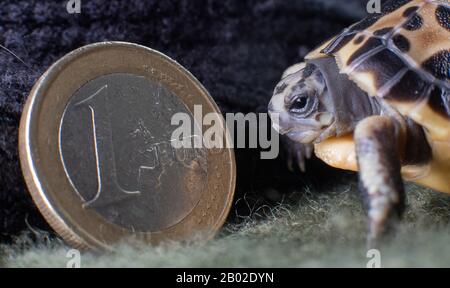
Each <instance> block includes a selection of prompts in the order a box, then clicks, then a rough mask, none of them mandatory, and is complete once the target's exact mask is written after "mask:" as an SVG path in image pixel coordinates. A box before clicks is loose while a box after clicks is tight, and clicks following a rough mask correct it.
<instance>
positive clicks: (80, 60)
mask: <svg viewBox="0 0 450 288" xmlns="http://www.w3.org/2000/svg"><path fill="white" fill-rule="evenodd" d="M112 73H130V74H134V75H138V76H144V77H146V78H147V79H150V80H152V81H158V82H160V83H161V84H162V85H165V86H166V87H168V88H169V89H170V90H172V91H175V94H176V95H177V96H178V97H179V98H180V99H181V100H182V102H184V104H185V105H186V107H187V109H188V110H189V111H190V112H191V113H193V111H194V105H202V109H203V113H204V114H206V113H210V112H212V113H218V114H219V115H221V114H220V110H219V108H218V107H217V105H216V104H215V102H214V100H213V99H212V97H211V96H210V95H209V93H208V91H207V90H206V89H205V88H204V87H203V86H202V85H201V84H200V82H199V81H198V80H197V79H196V78H195V77H194V76H193V75H192V74H191V73H190V72H189V71H187V70H186V69H185V68H183V67H182V66H181V65H179V64H178V63H177V62H175V61H174V60H172V59H170V58H169V57H167V56H165V55H164V54H162V53H160V52H158V51H155V50H152V49H150V48H147V47H144V46H140V45H137V44H132V43H126V42H101V43H95V44H90V45H87V46H84V47H81V48H79V49H77V50H74V51H73V52H71V53H69V54H67V55H66V56H64V57H62V58H61V59H60V60H58V61H57V62H56V63H54V64H53V65H52V66H51V67H50V68H49V69H48V70H47V71H46V72H45V73H44V74H43V75H42V76H41V77H40V79H39V80H38V81H37V82H36V84H35V85H34V87H33V89H32V90H31V92H30V95H29V97H28V99H27V102H26V104H25V106H24V110H23V114H22V118H21V121H20V132H19V154H20V162H21V167H22V171H23V175H24V178H25V182H26V184H27V187H28V190H29V192H30V194H31V196H32V198H33V200H34V202H35V203H36V205H37V207H38V208H39V210H40V211H41V213H42V214H43V216H44V218H45V219H46V220H47V222H48V223H49V224H50V226H51V227H52V228H53V229H54V230H55V231H56V232H57V233H58V234H59V235H60V236H61V237H62V238H63V239H64V240H65V241H66V242H67V243H68V244H70V245H71V246H73V247H75V248H79V249H95V250H113V247H114V244H115V243H118V242H120V241H122V240H124V239H127V238H132V239H135V240H138V241H140V242H144V243H149V244H157V243H160V242H161V241H165V240H181V239H184V238H186V237H189V236H191V235H192V233H193V232H195V231H200V232H202V233H203V234H202V235H205V236H206V237H207V238H209V239H210V238H212V237H213V236H214V235H215V234H216V232H217V231H218V230H219V229H220V228H221V227H222V225H223V224H224V222H225V220H226V217H227V215H228V212H229V210H230V208H231V204H232V199H233V195H234V189H235V182H236V180H235V177H236V176H235V175H236V166H235V160H234V159H235V158H234V152H233V149H231V148H224V149H220V151H219V152H217V151H216V153H211V152H210V151H209V152H208V160H207V161H208V167H209V168H208V175H209V176H208V180H207V184H206V187H205V190H204V193H203V194H202V197H201V199H200V201H199V203H198V204H197V205H196V206H195V208H194V209H193V211H192V212H191V213H190V214H189V215H188V216H186V217H185V218H184V219H183V220H182V221H180V222H179V223H177V224H175V225H173V226H171V227H169V228H167V229H165V230H163V231H156V232H139V233H133V232H131V231H129V230H126V229H124V228H122V227H119V226H117V225H114V224H112V223H110V222H108V221H106V220H105V219H104V218H102V217H101V216H99V215H98V214H97V213H95V212H92V211H87V210H85V209H83V208H82V202H81V199H80V198H79V197H77V196H76V193H75V192H74V191H73V190H74V188H73V186H72V185H71V184H70V182H69V180H68V179H67V177H66V175H65V172H64V168H63V165H62V163H61V159H60V157H59V153H58V134H59V132H58V131H59V128H58V127H59V125H60V121H61V118H62V116H63V112H64V108H65V106H66V104H67V102H68V101H69V99H70V97H71V96H72V95H73V94H74V93H75V92H76V91H77V90H78V89H80V88H81V87H82V86H83V85H84V84H86V83H87V82H88V81H90V80H93V79H95V78H97V77H99V76H102V75H105V74H112ZM180 87H183V88H182V89H180ZM220 121H222V123H221V126H222V127H223V128H224V129H225V130H223V131H226V134H225V135H226V137H225V139H224V140H225V142H226V145H227V146H225V147H231V146H230V145H229V144H230V143H231V142H230V141H231V138H230V136H229V134H228V130H226V125H225V121H224V119H223V117H220Z"/></svg>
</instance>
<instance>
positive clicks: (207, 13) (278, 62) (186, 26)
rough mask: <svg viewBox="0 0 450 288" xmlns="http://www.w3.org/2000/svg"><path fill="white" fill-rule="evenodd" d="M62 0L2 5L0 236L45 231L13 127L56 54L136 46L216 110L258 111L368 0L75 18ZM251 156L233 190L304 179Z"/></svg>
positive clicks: (194, 6)
mask: <svg viewBox="0 0 450 288" xmlns="http://www.w3.org/2000/svg"><path fill="white" fill-rule="evenodd" d="M66 3H67V1H64V0H63V1H34V0H31V1H30V0H28V1H16V0H11V1H9V0H6V1H5V0H2V1H0V45H2V47H0V169H1V171H0V241H8V240H10V239H11V237H12V236H15V235H18V234H19V233H20V232H21V231H23V230H24V229H26V228H27V224H29V225H31V226H33V227H40V228H44V229H45V228H46V226H45V224H44V223H45V222H44V221H43V219H42V218H41V216H40V214H39V212H38V211H37V209H36V208H35V207H34V205H33V203H32V201H31V199H30V197H29V196H28V193H27V190H26V187H25V186H24V181H23V179H22V174H21V170H20V165H19V159H18V148H17V134H18V123H19V119H20V116H21V111H22V107H23V104H24V102H25V100H26V98H27V95H28V93H29V91H30V89H31V87H32V85H33V84H34V82H35V81H36V79H37V78H38V77H39V76H40V75H41V74H42V73H43V72H44V71H45V70H46V69H47V68H48V67H49V66H50V65H51V64H52V63H53V62H54V61H55V60H57V59H58V58H60V57H61V56H63V55H64V54H66V53H68V52H70V51H71V50H73V49H76V48H78V47H80V46H83V45H85V44H89V43H93V42H99V41H106V40H120V41H129V42H135V43H138V44H142V45H145V46H148V47H151V48H153V49H156V50H159V51H161V52H163V53H165V54H167V55H169V56H170V57H172V58H174V59H176V60H177V61H178V62H179V63H181V64H182V65H183V66H185V67H186V68H187V69H188V70H190V71H191V72H192V73H193V74H194V75H195V76H196V77H197V78H198V79H199V80H200V81H201V82H202V83H203V84H204V86H205V87H206V88H207V89H208V90H209V92H210V93H211V95H212V96H213V97H214V99H215V100H216V101H217V103H218V105H219V106H220V108H221V109H222V111H223V112H243V113H247V112H256V111H258V112H263V111H265V109H266V105H267V103H268V100H269V99H270V96H271V93H272V89H273V87H274V85H275V84H276V83H277V81H278V79H279V77H280V75H281V73H282V72H283V70H284V69H285V68H286V67H287V66H289V65H291V64H293V63H295V62H299V61H300V60H301V59H302V57H303V56H304V55H305V54H306V53H307V52H308V51H309V50H310V49H312V48H313V47H314V46H316V45H317V44H320V42H322V41H323V40H325V39H326V38H327V37H330V36H332V35H334V34H335V33H337V32H339V30H341V29H342V28H344V27H345V26H347V25H349V24H351V23H352V22H354V21H355V20H358V19H359V18H361V17H362V16H363V15H364V13H365V12H364V6H365V3H366V1H363V0H351V1H350V0H346V1H343V0H329V1H326V0H322V1H319V0H309V1H308V0H303V1H300V0H291V1H276V0H265V1H242V0H235V1H229V0H208V1H206V0H205V1H202V0H198V1H197V0H195V1H194V0H184V1H183V0H180V1H172V0H160V1H158V0H154V1H153V0H149V1H139V0H122V1H118V0H113V1H111V0H105V1H100V0H98V1H94V0H92V1H88V0H83V1H82V5H81V14H73V15H71V14H68V13H67V11H66V7H65V6H66ZM7 50H9V52H8V51H7ZM13 54H14V55H13ZM258 158H259V154H258V153H257V151H254V150H241V151H237V165H238V189H237V190H238V192H239V193H244V192H247V191H250V190H251V191H259V190H264V189H266V188H267V187H273V188H275V189H278V190H283V189H282V188H280V187H285V186H284V185H285V184H286V182H287V181H288V180H289V181H291V183H293V184H292V185H301V183H303V182H302V181H301V177H302V176H298V175H293V174H292V173H291V174H290V173H288V172H287V170H286V169H285V165H284V163H281V162H282V161H281V160H273V161H260V160H259V159H258ZM286 175H288V176H286ZM289 175H290V176H289ZM297 178H298V179H300V180H296V179H297ZM286 179H288V180H286Z"/></svg>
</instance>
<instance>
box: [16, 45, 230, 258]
mask: <svg viewBox="0 0 450 288" xmlns="http://www.w3.org/2000/svg"><path fill="white" fill-rule="evenodd" d="M104 48H106V49H107V48H117V49H119V48H120V49H125V50H126V49H130V51H131V52H130V53H132V52H135V53H137V54H138V53H142V55H143V54H148V55H149V56H151V57H155V59H158V58H159V59H160V61H161V62H165V63H167V64H169V65H170V69H174V71H176V72H181V73H180V77H183V78H185V79H184V80H186V81H190V83H187V84H189V85H191V86H192V87H195V89H196V90H198V91H197V92H198V93H197V94H196V95H199V96H200V98H201V99H200V98H199V99H200V100H201V101H205V102H204V103H203V102H202V103H203V104H205V103H206V104H207V105H209V108H210V110H213V111H214V112H216V113H218V115H220V117H221V121H222V127H223V128H224V129H225V130H224V131H226V134H225V136H226V137H225V139H224V140H225V141H226V144H230V143H231V138H230V135H229V133H228V130H227V129H226V124H225V121H224V119H223V117H222V116H221V113H220V110H219V108H218V106H217V105H216V103H215V102H214V100H213V99H212V97H211V96H210V94H209V93H208V91H207V90H206V89H205V88H204V87H203V85H202V84H201V83H200V82H199V81H198V80H197V79H196V78H195V77H194V76H193V75H192V74H191V73H190V72H189V71H188V70H186V69H185V68H184V67H183V66H181V65H180V64H178V63H177V62H176V61H175V60H173V59H171V58H170V57H168V56H166V55H164V54H162V53H161V52H158V51H155V50H153V49H150V48H147V47H145V46H141V45H138V44H133V43H127V42H101V43H94V44H90V45H87V46H83V47H81V48H78V49H76V50H74V51H72V52H70V53H68V54H67V55H65V56H64V57H62V58H61V59H59V60H58V61H57V62H55V63H54V64H53V65H52V66H51V67H50V68H49V69H48V70H47V71H46V72H45V73H44V74H43V75H42V76H41V77H40V78H39V79H38V81H37V82H36V84H35V85H34V87H33V88H32V90H31V92H30V95H29V97H28V99H27V101H26V103H25V106H24V109H23V114H22V117H21V120H20V128H19V155H20V163H21V167H22V173H23V176H24V179H25V182H26V184H27V187H28V190H29V193H30V194H31V196H32V198H33V200H34V202H35V203H36V206H37V207H38V209H39V210H40V211H41V213H42V215H43V216H44V218H45V219H46V220H47V222H48V223H49V224H50V226H51V227H52V228H53V229H54V230H55V231H56V232H57V233H58V234H59V235H60V236H61V237H62V238H63V239H64V240H65V241H66V242H67V243H68V244H70V245H71V246H73V247H75V248H79V249H87V248H91V249H102V250H103V249H107V250H111V249H112V246H111V245H112V244H113V243H106V242H104V241H100V240H98V239H95V237H93V236H92V235H88V232H86V231H84V230H83V231H82V232H83V233H81V231H80V230H79V229H81V228H80V227H79V225H77V223H76V220H73V219H72V221H70V220H67V218H66V217H64V216H63V215H62V214H61V213H62V212H61V211H57V210H58V209H57V207H55V204H54V203H53V200H54V199H51V197H50V196H49V195H48V193H46V191H45V188H44V187H43V186H42V185H41V178H40V177H42V175H38V174H39V171H38V169H39V167H36V166H37V165H36V159H35V158H34V157H36V156H35V155H34V152H33V151H32V149H33V147H32V146H33V145H32V144H31V142H32V141H31V139H32V137H33V136H34V135H35V134H33V133H36V132H34V131H32V127H31V126H32V124H33V123H32V120H33V118H35V117H37V116H35V115H34V114H36V113H37V112H36V111H35V109H37V108H35V105H34V104H35V102H36V101H37V99H39V100H41V102H42V101H43V100H42V99H40V97H41V98H42V97H46V92H48V90H49V89H50V88H51V85H52V84H53V82H54V81H55V79H57V78H58V77H59V74H60V73H62V71H64V69H65V68H67V67H70V65H71V64H72V61H75V60H76V59H77V58H78V57H81V56H83V55H86V54H88V53H96V52H98V51H99V50H101V49H104ZM142 55H141V54H140V55H139V56H141V57H142ZM111 61H113V62H114V61H118V63H119V62H120V60H117V59H113V60H111ZM119 66H120V65H119ZM128 68H130V67H128ZM128 68H127V69H128ZM134 68H136V67H132V69H134ZM138 68H139V69H141V70H142V69H143V70H142V71H140V70H139V69H138ZM138 68H136V69H137V70H139V71H140V72H142V73H144V74H145V73H146V72H148V71H146V72H143V71H144V70H145V69H144V68H143V67H138ZM99 69H100V70H101V68H99ZM127 69H125V68H124V71H111V74H112V73H120V72H122V73H129V72H130V70H127ZM132 69H131V70H132ZM94 70H95V69H94ZM80 73H81V72H80ZM89 73H90V72H89ZM101 75H105V74H99V75H97V77H98V76H101ZM138 75H139V74H138ZM141 76H142V75H141ZM146 76H148V75H146ZM147 78H148V77H147ZM93 79H95V77H91V78H90V79H89V80H88V81H90V80H93ZM85 83H87V81H84V83H79V85H78V86H79V87H78V89H79V88H80V87H81V86H82V85H84V84H85ZM75 91H76V90H74V91H72V94H71V95H69V96H67V95H66V98H67V99H65V100H68V99H70V97H71V96H72V95H73V93H74V92H75ZM194 92H195V91H194ZM175 94H176V95H177V96H178V97H180V95H178V94H177V93H175ZM180 98H182V97H180ZM197 98H198V97H197ZM186 99H187V98H186ZM186 99H182V101H183V102H185V100H186ZM56 100H57V99H56ZM189 101H191V100H189ZM65 102H66V103H64V105H65V104H67V101H65ZM39 105H41V106H42V103H39ZM185 105H186V103H185ZM41 106H39V107H38V108H42V107H41ZM188 110H189V111H191V112H192V109H188ZM41 114H42V113H41ZM55 117H57V116H55ZM56 120H60V119H56ZM34 125H37V123H36V124H34ZM58 126H59V123H58ZM53 132H55V133H57V131H52V132H49V133H53ZM36 137H38V136H36ZM53 144H54V143H53ZM49 145H52V143H49ZM226 147H231V146H226ZM225 153H226V155H225V156H224V157H226V159H227V160H228V161H229V163H228V166H229V167H228V168H229V170H228V169H227V172H228V176H230V177H229V178H230V179H229V183H225V184H226V185H227V186H228V189H227V193H226V198H223V199H222V200H224V201H223V203H219V204H223V207H219V208H217V206H215V207H216V208H217V209H218V210H217V211H219V212H220V213H218V215H215V216H216V217H215V221H214V223H212V224H210V225H206V226H208V231H207V232H208V234H207V238H212V237H214V235H215V234H216V232H217V231H218V230H219V229H220V227H221V226H222V225H223V224H224V222H225V220H226V217H227V215H228V213H229V211H230V208H231V205H232V199H233V196H234V190H235V185H236V173H235V171H236V164H235V158H234V151H233V149H231V148H226V149H225ZM33 155H34V156H33ZM39 156H41V155H39ZM209 156H211V155H209ZM209 156H208V157H209ZM40 160H42V159H40ZM38 162H39V161H38ZM60 164H61V163H60ZM40 165H42V164H40ZM216 178H221V177H216ZM66 180H67V179H66ZM210 181H219V180H218V179H216V180H214V179H212V177H211V176H210V175H209V173H208V184H210V183H209V182H210ZM219 184H220V183H219ZM222 184H223V183H222ZM211 185H212V184H211ZM214 185H216V186H217V183H216V184H214ZM216 186H214V187H216ZM219 186H220V185H219ZM208 187H209V186H208ZM64 189H68V190H71V189H73V187H72V188H70V187H64ZM64 191H65V190H64ZM206 192H209V191H204V193H206ZM64 193H66V192H64ZM208 194H209V193H208ZM222 194H223V193H222ZM203 196H205V195H203ZM215 196H216V195H213V198H212V199H213V200H214V199H215V198H214V197H215ZM219 196H220V195H219ZM200 201H202V199H201V200H200ZM204 201H206V202H205V203H206V204H205V205H206V206H205V208H204V210H205V211H203V212H202V217H204V216H205V215H207V213H208V212H210V210H211V206H212V205H213V206H214V205H217V204H218V203H214V201H210V202H207V201H208V200H204ZM216 202H217V201H216ZM195 209H197V207H196V208H194V210H195ZM63 210H64V209H63ZM191 214H193V213H191ZM189 216H191V215H188V216H186V217H189ZM203 220H204V219H201V221H203ZM104 221H106V220H104ZM201 221H200V222H199V224H200V223H201ZM181 222H183V221H181ZM181 222H180V223H177V224H175V225H174V226H177V225H182V223H181ZM109 224H110V223H108V225H109ZM190 225H194V226H195V224H192V223H191V224H190ZM75 227H76V228H77V229H74V228H75ZM169 229H171V228H169ZM169 229H167V230H169ZM76 230H78V231H76ZM165 232H166V231H158V232H156V233H158V236H157V237H155V239H153V237H152V236H151V235H149V236H148V237H146V238H145V241H146V242H149V243H159V242H160V241H161V240H162V239H164V237H161V235H159V234H161V233H165ZM156 233H154V232H147V233H142V234H156ZM80 234H84V235H80ZM168 234H169V236H170V235H171V236H175V235H176V234H178V233H176V231H171V232H170V233H168ZM179 234H181V235H184V236H187V234H188V233H187V232H186V231H181V232H180V233H179ZM88 236H89V237H88ZM91 236H92V237H91ZM130 236H131V235H130ZM168 238H169V239H172V238H171V237H168Z"/></svg>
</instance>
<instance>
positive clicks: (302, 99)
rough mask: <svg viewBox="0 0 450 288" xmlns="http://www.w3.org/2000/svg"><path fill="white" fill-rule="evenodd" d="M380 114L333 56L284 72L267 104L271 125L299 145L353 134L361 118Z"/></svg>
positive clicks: (370, 98) (375, 104)
mask: <svg viewBox="0 0 450 288" xmlns="http://www.w3.org/2000/svg"><path fill="white" fill-rule="evenodd" d="M379 113H380V103H379V102H378V100H377V99H376V97H369V96H368V95H367V93H366V92H364V91H363V90H362V89H360V88H359V87H358V86H357V85H356V84H355V82H353V81H351V80H350V79H349V78H348V76H347V75H345V74H343V73H340V71H339V68H338V66H337V64H336V61H335V59H334V58H333V57H322V58H318V59H310V60H308V62H307V64H305V63H302V64H298V65H295V66H293V67H291V68H289V69H288V70H286V72H285V74H284V75H283V78H282V80H281V81H280V83H278V85H277V86H276V88H275V90H274V94H273V96H272V100H271V101H270V104H269V114H270V116H271V118H272V122H273V126H274V128H275V129H276V130H278V132H279V133H280V134H286V135H287V136H288V137H289V138H291V139H292V140H294V141H296V142H300V143H305V144H307V143H319V142H321V141H323V140H325V139H327V138H330V137H334V136H342V135H345V134H348V133H351V132H353V130H354V129H355V127H356V125H357V123H358V122H359V121H361V120H362V119H364V118H366V117H368V116H371V115H374V114H375V115H377V114H379Z"/></svg>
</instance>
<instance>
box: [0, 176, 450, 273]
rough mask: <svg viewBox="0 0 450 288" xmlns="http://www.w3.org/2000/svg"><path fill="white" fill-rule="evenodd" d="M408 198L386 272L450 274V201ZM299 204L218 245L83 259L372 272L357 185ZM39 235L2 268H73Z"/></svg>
mask: <svg viewBox="0 0 450 288" xmlns="http://www.w3.org/2000/svg"><path fill="white" fill-rule="evenodd" d="M407 192H408V199H407V200H408V204H407V211H406V214H405V217H404V219H403V221H402V223H401V225H400V226H399V229H398V230H397V232H396V233H395V235H393V236H392V237H391V239H389V240H386V241H385V242H384V243H383V245H382V246H381V247H380V252H381V265H382V267H450V247H449V246H450V245H449V243H450V226H449V219H450V217H449V216H450V213H449V212H450V196H449V195H446V194H441V193H436V192H433V191H430V190H427V189H423V188H419V187H418V186H415V185H412V184H408V185H407ZM293 198H294V199H295V201H289V202H293V203H294V204H288V203H280V204H279V205H277V206H275V207H270V208H268V207H261V208H259V209H257V210H255V211H252V213H251V215H250V216H248V217H247V219H246V220H245V221H243V222H242V223H240V224H227V225H226V226H225V227H224V228H223V229H222V231H221V232H220V233H219V235H218V236H217V237H216V238H215V239H213V240H211V241H204V240H203V239H202V237H201V236H197V237H193V239H191V240H189V241H185V242H183V243H180V242H175V243H165V244H164V245H160V246H158V247H150V246H143V245H136V244H135V245H127V244H122V245H118V246H117V249H116V252H114V253H108V254H98V253H93V252H85V253H83V254H82V255H81V267H366V265H367V262H368V261H369V259H368V258H367V257H366V253H367V251H366V249H365V232H366V216H365V213H364V211H363V209H362V205H361V201H360V198H359V196H358V193H357V191H356V185H355V183H352V184H346V185H339V186H337V188H336V189H334V191H331V192H327V193H323V192H317V193H316V192H314V193H313V192H312V191H309V190H308V189H306V191H297V192H295V193H293V195H291V197H289V199H293ZM243 201H244V199H243ZM283 202H288V201H283ZM34 233H37V234H38V235H39V237H40V239H41V240H40V242H39V243H38V244H35V242H33V244H30V243H31V242H30V243H29V237H28V236H26V235H25V236H23V237H20V238H18V239H17V241H16V244H14V245H12V246H3V247H2V249H1V251H2V252H1V253H2V254H1V255H2V256H1V258H0V259H1V264H0V265H1V266H4V267H66V263H67V261H68V258H66V253H67V251H68V250H69V249H70V248H69V247H67V246H65V245H64V244H63V243H62V242H61V241H60V240H48V238H47V237H46V236H47V235H46V234H40V233H39V232H37V231H34ZM34 237H36V235H34Z"/></svg>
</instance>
